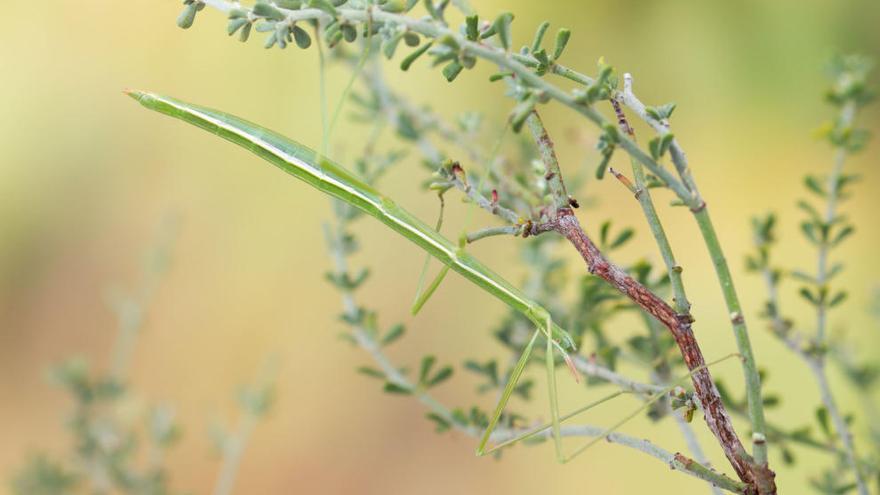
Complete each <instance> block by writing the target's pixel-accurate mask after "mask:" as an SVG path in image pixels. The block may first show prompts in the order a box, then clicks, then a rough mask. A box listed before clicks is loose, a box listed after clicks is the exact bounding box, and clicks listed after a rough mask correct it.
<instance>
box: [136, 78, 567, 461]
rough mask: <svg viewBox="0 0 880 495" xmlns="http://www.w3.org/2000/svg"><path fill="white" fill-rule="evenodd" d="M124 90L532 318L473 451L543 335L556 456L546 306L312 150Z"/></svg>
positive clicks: (551, 334)
mask: <svg viewBox="0 0 880 495" xmlns="http://www.w3.org/2000/svg"><path fill="white" fill-rule="evenodd" d="M127 94H128V95H129V96H131V97H132V98H134V99H135V100H137V101H138V102H139V103H140V104H141V105H143V106H144V107H146V108H148V109H150V110H155V111H157V112H159V113H163V114H166V115H169V116H171V117H174V118H177V119H180V120H183V121H184V122H187V123H189V124H192V125H195V126H197V127H200V128H202V129H204V130H206V131H208V132H211V133H213V134H216V135H217V136H220V137H222V138H223V139H226V140H228V141H231V142H233V143H235V144H237V145H239V146H241V147H243V148H245V149H247V150H249V151H251V152H252V153H254V154H255V155H257V156H259V157H261V158H263V159H265V160H266V161H268V162H270V163H272V164H273V165H275V166H277V167H278V168H280V169H281V170H283V171H284V172H287V173H288V174H290V175H293V176H294V177H296V178H298V179H300V180H302V181H304V182H306V183H308V184H310V185H311V186H313V187H315V188H316V189H318V190H320V191H322V192H324V193H327V194H329V195H330V196H333V197H335V198H337V199H339V200H341V201H344V202H346V203H348V204H350V205H352V206H354V207H356V208H358V209H360V210H362V211H364V212H365V213H367V214H369V215H371V216H373V217H375V218H376V219H378V220H379V221H381V222H382V223H384V224H385V225H387V226H388V227H390V228H391V229H392V230H394V231H396V232H397V233H399V234H400V235H402V236H403V237H405V238H407V239H409V240H410V241H412V242H413V243H415V244H416V245H418V246H419V247H420V248H422V249H423V250H425V251H426V252H427V253H429V254H430V255H431V256H434V257H435V258H437V259H438V260H440V261H441V262H442V263H444V264H445V265H447V266H448V267H450V268H451V269H453V270H455V271H456V272H458V273H459V274H461V275H462V276H464V277H465V278H466V279H468V280H470V281H471V282H473V283H474V284H476V285H477V286H479V287H480V288H482V289H483V290H485V291H486V292H488V293H489V294H491V295H493V296H494V297H495V298H497V299H499V300H500V301H502V302H504V303H506V304H507V305H509V306H510V307H512V308H513V309H515V310H516V311H518V312H520V313H522V314H523V315H524V316H526V317H527V318H528V319H529V320H530V321H532V323H534V325H535V327H536V330H535V332H534V333H533V335H532V337H531V340H530V341H529V343H528V344H527V345H526V347H525V348H524V350H523V352H522V355H521V356H520V359H519V361H518V363H517V364H516V366H515V367H514V370H513V372H512V373H511V376H510V379H509V380H508V382H507V385H506V386H505V388H504V390H503V391H502V394H501V399H500V400H499V402H498V404H497V405H496V408H495V411H494V412H493V414H492V417H491V419H490V422H489V425H488V427H487V428H486V432H485V433H484V435H483V437H482V439H481V443H480V446H479V448H478V449H477V453H478V454H479V455H483V454H485V453H486V445H487V443H488V441H489V438H490V436H491V434H492V432H493V430H494V429H495V427H496V426H497V424H498V421H499V419H500V417H501V414H502V412H503V410H504V408H505V406H506V405H507V402H508V400H509V399H510V396H511V395H512V393H513V390H514V389H515V388H516V385H517V382H518V381H519V379H520V377H521V376H522V373H523V371H524V370H525V366H526V364H527V363H528V361H529V358H530V356H531V352H532V349H533V347H534V344H535V342H536V340H537V338H538V335H539V334H541V333H543V334H545V336H546V337H548V338H547V339H546V344H547V350H546V354H547V374H548V381H549V386H550V389H551V391H550V399H551V400H550V408H551V417H552V418H553V434H554V438H555V441H556V443H557V453H558V455H559V456H560V459H561V446H560V442H561V437H560V434H559V411H558V406H557V403H556V382H555V363H554V359H553V355H554V353H553V349H556V351H557V352H560V353H561V354H562V356H563V357H564V358H565V359H566V361H567V362H570V359H569V358H568V354H567V352H566V350H570V351H573V350H574V349H575V345H574V341H573V340H572V339H571V337H570V336H569V334H568V333H567V332H566V331H565V330H563V329H562V328H560V327H559V326H558V325H556V324H555V323H553V320H552V318H551V317H550V313H549V312H548V311H547V310H546V309H544V308H543V307H542V306H541V305H539V304H538V303H537V302H535V301H533V300H531V299H530V298H529V297H528V296H526V295H525V294H524V293H523V292H522V291H520V290H519V289H517V288H516V287H514V286H513V285H512V284H510V283H509V282H507V281H506V280H505V279H503V278H502V277H501V276H499V275H497V274H496V273H494V272H492V271H491V270H490V269H489V268H488V267H486V266H485V265H483V264H482V263H481V262H479V261H478V260H477V259H476V258H474V257H473V256H472V255H470V254H468V253H466V252H465V251H464V250H463V249H462V248H461V247H459V246H456V245H455V244H453V243H452V242H451V241H449V240H448V239H446V238H445V237H443V236H442V235H440V234H439V233H438V232H437V231H436V230H434V229H432V228H431V227H430V226H428V225H427V224H425V223H424V222H422V221H421V220H419V219H418V218H416V217H415V216H414V215H412V214H411V213H409V212H408V211H406V210H405V209H403V208H401V207H400V206H398V205H397V204H396V203H395V202H394V201H392V200H391V199H389V198H387V197H385V196H383V195H382V194H381V193H379V192H378V191H377V190H375V189H374V188H373V187H371V186H369V185H368V184H366V183H364V182H363V181H361V180H360V179H359V178H357V177H356V176H355V175H354V174H352V173H351V172H349V171H348V170H346V169H345V168H343V167H341V166H340V165H338V164H336V163H334V162H332V161H330V160H329V159H327V158H325V157H321V156H320V155H318V154H317V153H315V152H314V151H313V150H311V149H309V148H307V147H305V146H303V145H301V144H299V143H297V142H295V141H293V140H291V139H288V138H286V137H284V136H282V135H280V134H278V133H275V132H273V131H270V130H268V129H266V128H263V127H260V126H258V125H256V124H253V123H251V122H248V121H246V120H243V119H241V118H238V117H235V116H233V115H229V114H227V113H223V112H219V111H216V110H211V109H208V108H203V107H200V106H197V105H192V104H189V103H186V102H183V101H180V100H176V99H174V98H169V97H165V96H161V95H157V94H153V93H147V92H142V91H127Z"/></svg>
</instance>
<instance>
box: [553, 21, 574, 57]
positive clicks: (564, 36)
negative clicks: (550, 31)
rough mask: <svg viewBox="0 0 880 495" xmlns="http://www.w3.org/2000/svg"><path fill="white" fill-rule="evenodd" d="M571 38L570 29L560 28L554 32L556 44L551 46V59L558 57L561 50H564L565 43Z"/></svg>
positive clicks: (560, 54)
mask: <svg viewBox="0 0 880 495" xmlns="http://www.w3.org/2000/svg"><path fill="white" fill-rule="evenodd" d="M570 38H571V31H570V30H568V29H565V28H563V29H560V30H559V32H558V33H556V46H555V47H554V48H553V60H559V57H561V56H562V52H563V51H565V47H566V45H568V40H569V39H570Z"/></svg>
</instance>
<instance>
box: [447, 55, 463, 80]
mask: <svg viewBox="0 0 880 495" xmlns="http://www.w3.org/2000/svg"><path fill="white" fill-rule="evenodd" d="M462 69H464V66H463V65H461V63H460V62H459V61H457V60H453V61H452V62H449V63H448V64H446V66H445V67H443V77H445V78H446V80H447V81H449V82H452V81H454V80H455V78H456V77H458V75H459V74H461V71H462Z"/></svg>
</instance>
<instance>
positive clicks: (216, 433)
mask: <svg viewBox="0 0 880 495" xmlns="http://www.w3.org/2000/svg"><path fill="white" fill-rule="evenodd" d="M275 398H276V388H275V384H274V381H272V379H271V377H270V379H267V380H261V381H255V382H254V383H251V384H247V385H242V386H241V387H239V389H238V394H237V399H238V400H237V402H238V409H239V411H240V413H241V415H242V419H241V420H240V421H242V422H255V421H257V420H260V419H262V418H264V417H266V415H267V414H269V412H270V411H271V410H272V407H273V406H274V404H275ZM208 433H209V435H210V439H211V442H212V444H213V446H214V450H215V451H216V452H217V453H218V454H220V455H222V456H235V455H237V454H235V453H233V452H231V451H234V450H237V449H240V448H241V447H242V445H243V444H244V443H245V442H247V438H245V437H244V436H243V435H247V429H245V428H241V427H227V426H224V425H223V424H222V423H221V422H219V421H217V422H214V423H212V424H211V426H210V428H209V430H208Z"/></svg>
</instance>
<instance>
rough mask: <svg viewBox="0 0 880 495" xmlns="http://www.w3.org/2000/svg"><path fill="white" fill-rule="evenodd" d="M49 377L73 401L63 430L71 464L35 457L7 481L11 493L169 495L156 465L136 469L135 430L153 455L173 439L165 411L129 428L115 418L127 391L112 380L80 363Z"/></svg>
mask: <svg viewBox="0 0 880 495" xmlns="http://www.w3.org/2000/svg"><path fill="white" fill-rule="evenodd" d="M52 376H53V378H54V380H55V381H56V382H57V383H58V384H60V385H61V386H62V387H63V388H64V389H65V390H67V391H68V392H69V393H70V395H71V397H72V398H73V400H74V404H75V406H74V410H73V413H72V415H71V417H70V419H69V421H68V422H67V428H68V429H69V431H70V433H71V435H72V437H73V442H74V452H75V458H76V462H75V463H72V464H71V465H70V466H67V465H65V464H64V463H62V462H60V461H56V460H52V459H51V458H50V457H48V456H46V455H38V456H35V457H33V458H32V459H31V460H30V461H29V463H28V464H27V465H26V466H25V467H24V469H23V470H22V471H21V472H20V473H19V474H18V475H17V476H16V477H15V479H14V480H13V491H14V493H21V494H29V495H30V494H40V493H46V494H48V493H80V492H82V493H104V492H110V491H112V492H114V493H131V494H142V493H149V494H157V495H158V494H165V493H172V491H171V490H170V488H169V486H168V473H167V470H166V468H165V467H164V466H163V465H162V464H155V465H151V466H148V467H146V468H143V469H139V468H138V466H137V459H138V445H139V437H140V434H139V432H138V431H139V430H140V429H142V428H143V429H145V430H146V437H147V440H148V441H149V442H150V443H151V444H152V445H153V446H154V448H155V449H157V451H158V452H162V451H164V450H166V449H168V448H170V447H171V446H173V445H174V444H175V443H176V441H177V440H178V439H179V437H180V429H179V426H178V425H177V423H176V422H175V421H174V415H173V412H172V411H171V410H170V409H169V408H167V407H157V408H153V409H152V410H151V411H150V413H149V414H148V415H147V416H146V418H145V420H146V421H145V424H143V425H138V424H131V423H130V422H128V421H125V420H123V419H121V418H122V415H121V414H119V412H120V410H121V408H123V407H124V406H125V402H124V401H125V399H126V395H127V394H128V390H127V389H126V387H125V386H124V385H123V384H122V383H120V382H118V381H117V380H115V379H114V378H112V377H110V376H106V375H102V374H97V375H95V374H92V373H91V372H90V370H89V368H88V366H87V364H86V363H85V361H83V360H81V359H72V360H69V361H67V362H65V363H63V364H61V365H59V366H57V367H56V368H55V369H54V370H53V372H52Z"/></svg>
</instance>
